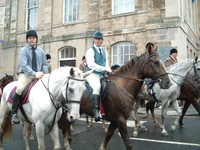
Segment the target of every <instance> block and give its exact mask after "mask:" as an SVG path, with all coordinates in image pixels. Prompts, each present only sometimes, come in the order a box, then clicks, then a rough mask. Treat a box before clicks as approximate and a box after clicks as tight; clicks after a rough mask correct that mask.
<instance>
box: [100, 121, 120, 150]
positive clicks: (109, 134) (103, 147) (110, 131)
mask: <svg viewBox="0 0 200 150" xmlns="http://www.w3.org/2000/svg"><path fill="white" fill-rule="evenodd" d="M116 128H117V124H116V122H111V123H110V125H109V127H108V132H107V133H106V136H105V139H104V142H103V143H102V144H101V146H100V148H99V150H106V147H107V144H108V142H109V141H110V139H111V137H112V135H113V133H114V132H115V130H116Z"/></svg>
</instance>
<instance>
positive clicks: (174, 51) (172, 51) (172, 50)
mask: <svg viewBox="0 0 200 150" xmlns="http://www.w3.org/2000/svg"><path fill="white" fill-rule="evenodd" d="M173 53H178V51H177V49H175V48H172V49H171V50H170V55H171V54H173Z"/></svg>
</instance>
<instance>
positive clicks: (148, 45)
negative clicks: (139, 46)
mask: <svg viewBox="0 0 200 150" xmlns="http://www.w3.org/2000/svg"><path fill="white" fill-rule="evenodd" d="M146 49H147V51H148V53H149V54H151V52H153V50H154V44H153V43H151V42H149V43H148V44H147V45H146Z"/></svg>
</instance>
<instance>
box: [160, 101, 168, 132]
mask: <svg viewBox="0 0 200 150" xmlns="http://www.w3.org/2000/svg"><path fill="white" fill-rule="evenodd" d="M169 104H170V100H169V99H168V100H165V101H163V102H162V109H161V119H162V121H161V126H160V128H161V134H162V135H163V136H169V134H168V133H167V131H166V129H165V118H166V117H167V109H168V107H169Z"/></svg>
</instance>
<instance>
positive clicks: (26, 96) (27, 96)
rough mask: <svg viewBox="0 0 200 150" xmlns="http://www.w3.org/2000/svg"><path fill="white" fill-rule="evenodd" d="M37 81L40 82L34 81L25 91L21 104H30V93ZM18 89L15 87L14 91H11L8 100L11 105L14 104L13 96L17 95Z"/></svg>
mask: <svg viewBox="0 0 200 150" xmlns="http://www.w3.org/2000/svg"><path fill="white" fill-rule="evenodd" d="M37 81H38V79H34V80H32V81H31V83H30V84H29V85H28V86H27V87H26V88H25V90H24V91H23V93H22V95H21V98H20V102H21V104H26V103H28V102H29V94H30V91H31V89H32V87H33V86H34V85H35V84H36V83H37ZM16 89H17V86H15V87H14V88H13V89H12V91H11V93H10V95H9V97H8V99H7V102H9V103H12V102H13V96H14V94H15V91H16Z"/></svg>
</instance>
